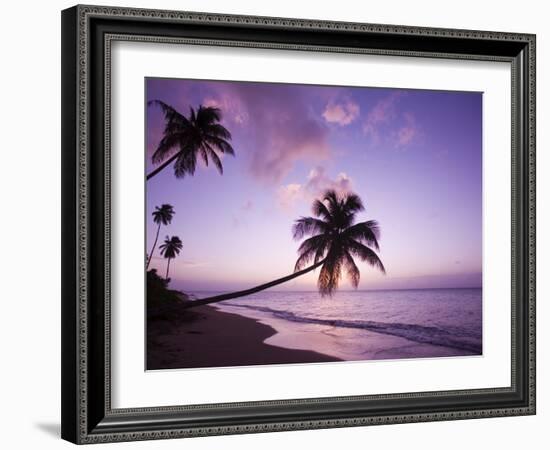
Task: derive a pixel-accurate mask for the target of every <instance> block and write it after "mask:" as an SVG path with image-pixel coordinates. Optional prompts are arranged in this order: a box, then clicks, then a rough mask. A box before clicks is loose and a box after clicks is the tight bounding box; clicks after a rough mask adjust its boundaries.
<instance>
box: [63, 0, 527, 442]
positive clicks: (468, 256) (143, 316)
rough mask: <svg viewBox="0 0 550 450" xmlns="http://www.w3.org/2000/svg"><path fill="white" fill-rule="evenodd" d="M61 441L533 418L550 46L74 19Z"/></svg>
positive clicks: (286, 22)
mask: <svg viewBox="0 0 550 450" xmlns="http://www.w3.org/2000/svg"><path fill="white" fill-rule="evenodd" d="M62 45H63V47H62V82H63V89H62V107H63V129H62V147H63V148H62V177H63V180H62V188H63V189H62V190H63V198H62V203H63V218H62V219H63V220H62V222H63V248H62V257H63V268H62V273H63V280H62V288H63V289H62V437H63V438H64V439H67V440H69V441H71V442H74V443H79V444H83V443H98V442H111V441H132V440H142V439H166V438H176V437H193V436H206V435H216V434H232V433H252V432H266V431H284V430H299V429H311V428H328V427H346V426H361V425H375V424H389V423H403V422H419V421H437V420H452V419H467V418H484V417H495V416H509V415H528V414H534V413H535V36H534V35H531V34H515V33H507V32H486V31H469V30H449V29H433V28H419V27H405V26H394V25H374V24H361V23H343V22H325V21H312V20H302V19H300V20H298V19H278V18H267V17H250V16H231V15H216V14H203V13H190V12H178V11H157V10H143V9H127V8H111V7H99V6H75V7H73V8H70V9H67V10H65V11H63V12H62Z"/></svg>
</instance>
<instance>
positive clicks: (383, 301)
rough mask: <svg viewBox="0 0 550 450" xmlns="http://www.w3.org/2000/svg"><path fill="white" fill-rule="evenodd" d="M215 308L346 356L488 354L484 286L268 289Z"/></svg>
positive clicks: (298, 343) (297, 343)
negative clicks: (322, 291) (323, 292)
mask: <svg viewBox="0 0 550 450" xmlns="http://www.w3.org/2000/svg"><path fill="white" fill-rule="evenodd" d="M194 295H195V296H196V297H198V298H201V297H204V296H206V295H205V293H199V292H196V293H194ZM208 295H212V293H208ZM213 306H215V307H216V308H218V309H220V310H222V311H226V312H231V313H234V314H239V315H241V316H245V317H250V318H253V319H256V320H258V321H260V322H262V323H264V324H266V325H269V326H271V327H273V328H274V329H275V330H276V332H277V333H276V334H274V335H273V336H272V337H270V338H268V339H267V340H266V341H265V343H266V344H270V345H277V346H281V347H286V348H295V349H304V350H313V351H317V352H320V353H324V354H328V355H331V356H334V357H337V358H340V359H343V360H347V361H353V360H367V359H401V358H420V357H439V356H466V355H481V354H482V290H481V289H414V290H384V291H339V292H337V293H336V294H334V295H333V296H332V297H326V298H322V297H321V296H320V295H319V294H318V293H317V292H283V291H269V290H268V291H264V292H260V293H257V294H254V295H250V296H247V297H242V298H240V299H233V300H228V301H225V302H220V303H218V304H216V305H213Z"/></svg>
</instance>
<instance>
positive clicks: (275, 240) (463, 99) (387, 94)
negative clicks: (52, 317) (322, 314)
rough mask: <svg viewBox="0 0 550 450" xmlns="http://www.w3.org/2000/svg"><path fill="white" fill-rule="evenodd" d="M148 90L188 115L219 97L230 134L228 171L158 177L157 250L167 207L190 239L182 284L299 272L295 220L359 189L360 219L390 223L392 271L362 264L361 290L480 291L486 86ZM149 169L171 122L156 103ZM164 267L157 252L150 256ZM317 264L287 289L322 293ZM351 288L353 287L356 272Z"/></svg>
mask: <svg viewBox="0 0 550 450" xmlns="http://www.w3.org/2000/svg"><path fill="white" fill-rule="evenodd" d="M145 84H146V97H147V98H146V100H147V101H149V100H153V99H159V100H162V101H164V102H166V103H168V104H170V105H172V106H174V107H175V108H176V109H178V110H179V111H180V112H182V113H183V114H185V115H187V114H188V112H189V107H190V106H194V107H198V105H200V104H203V105H206V106H217V107H219V108H221V110H222V113H223V115H224V116H223V121H222V123H223V125H224V126H225V127H226V128H227V129H228V130H229V131H230V132H231V133H232V134H233V140H232V145H233V148H234V149H235V154H236V156H235V157H231V156H228V157H225V158H224V159H223V165H224V174H223V175H220V174H219V173H218V172H217V170H216V169H215V168H214V167H212V166H210V167H204V165H203V164H199V167H198V168H197V171H196V173H195V175H194V176H186V177H185V178H183V179H176V178H175V176H174V174H173V169H172V167H169V168H166V169H164V171H162V172H161V173H160V174H158V175H157V176H155V177H153V178H151V179H150V180H149V181H147V207H146V214H147V216H146V224H147V240H146V241H147V242H146V251H147V252H149V251H150V249H151V246H152V243H153V240H154V237H155V233H156V225H155V224H154V223H153V221H152V217H151V212H152V211H153V210H154V207H155V206H157V205H160V204H162V203H170V204H172V205H173V206H174V209H175V211H176V214H175V216H174V219H173V221H172V223H171V224H170V225H169V226H168V227H163V228H162V229H161V234H160V237H161V239H159V243H160V242H162V240H163V239H164V237H165V236H166V235H170V236H172V235H177V236H179V237H180V239H181V240H182V241H183V249H182V252H181V253H180V255H179V257H178V258H176V259H175V260H173V261H172V262H171V265H170V277H171V279H172V286H173V287H174V288H177V289H181V290H183V291H198V290H210V291H226V290H233V289H240V288H246V287H252V286H254V285H256V284H259V283H262V282H266V281H271V280H273V279H275V278H278V277H281V276H284V275H287V274H290V273H292V270H293V267H294V263H295V261H296V257H297V253H296V250H297V248H298V246H299V243H297V242H295V241H293V239H292V233H291V226H292V223H293V221H294V220H295V219H297V218H299V217H300V216H307V215H310V213H311V211H310V209H311V203H312V199H314V198H316V197H318V196H319V194H320V193H321V192H323V191H324V190H326V189H327V188H335V189H336V190H338V191H340V192H345V191H353V192H355V193H357V194H358V195H359V196H360V197H361V198H362V199H363V202H364V204H365V206H366V210H365V211H364V212H363V213H361V214H360V215H359V216H358V220H360V221H363V220H369V219H375V220H377V221H378V222H379V223H380V227H381V239H380V247H381V251H380V254H379V256H380V258H381V259H382V261H383V263H384V265H385V267H386V270H387V275H386V276H383V275H381V274H379V273H377V272H376V271H375V270H374V269H372V268H370V267H369V266H367V265H366V264H364V263H361V262H359V261H356V262H357V265H358V267H359V269H360V271H361V282H360V284H359V289H405V288H430V287H479V286H481V267H482V134H481V130H482V94H481V93H466V92H446V91H422V90H400V89H380V88H356V87H333V86H309V85H291V84H271V83H250V82H220V81H195V80H172V79H156V78H155V79H147V80H146V83H145ZM146 108H147V116H146V117H147V126H146V133H147V135H146V146H147V171H148V172H149V171H150V170H151V169H152V168H153V167H154V166H152V165H151V158H150V156H151V155H152V153H153V152H154V150H155V149H156V146H157V145H158V142H159V140H160V138H161V136H162V130H163V126H164V119H163V115H162V112H161V111H160V109H159V108H158V107H157V106H146ZM151 266H152V267H156V268H158V269H159V273H160V274H164V272H165V270H166V261H165V260H164V259H163V258H162V257H161V256H160V253H159V251H158V248H157V250H156V252H155V257H154V258H153V260H152V263H151ZM317 275H318V271H316V272H314V273H310V274H307V275H306V276H303V277H299V278H297V279H295V280H293V281H291V282H289V283H287V284H284V285H280V286H278V287H277V289H278V290H284V289H288V290H314V289H316V277H317ZM341 288H342V289H349V288H350V285H349V284H348V283H347V281H345V278H344V280H343V282H342V285H341Z"/></svg>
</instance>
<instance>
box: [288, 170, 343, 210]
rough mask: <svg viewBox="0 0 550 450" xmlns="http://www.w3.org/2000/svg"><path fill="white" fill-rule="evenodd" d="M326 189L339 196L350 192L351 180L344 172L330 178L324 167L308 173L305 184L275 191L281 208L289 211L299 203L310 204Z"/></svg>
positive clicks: (290, 185)
mask: <svg viewBox="0 0 550 450" xmlns="http://www.w3.org/2000/svg"><path fill="white" fill-rule="evenodd" d="M327 189H334V190H335V191H336V192H338V193H340V194H344V193H348V192H351V191H352V190H353V189H352V180H351V178H350V177H349V176H348V175H347V174H346V173H345V172H340V173H339V174H338V175H337V176H336V177H335V178H331V177H329V176H328V175H327V173H326V170H325V168H324V167H320V166H318V167H314V168H313V169H311V170H310V171H309V174H308V176H307V179H306V181H305V183H303V184H300V183H290V184H287V185H283V186H281V187H280V188H279V189H278V190H277V200H278V203H279V206H281V208H283V209H285V210H289V209H292V208H294V206H295V205H296V204H297V203H299V202H306V203H311V201H312V200H314V199H315V198H319V197H320V196H321V195H322V194H323V193H324V192H325V191H326V190H327Z"/></svg>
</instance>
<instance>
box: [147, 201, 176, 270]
mask: <svg viewBox="0 0 550 450" xmlns="http://www.w3.org/2000/svg"><path fill="white" fill-rule="evenodd" d="M174 214H175V211H174V207H173V206H172V205H169V204H167V203H165V204H163V205H161V206H160V207H158V206H155V210H154V211H153V213H152V215H153V222H155V223H156V224H158V227H157V235H156V236H155V242H154V243H153V248H152V249H151V253H150V254H149V258H148V259H147V266H146V267H145V268H146V269H148V268H149V264H150V263H151V259H152V258H153V252H154V251H155V247H156V246H157V241H158V238H159V232H160V226H161V225H168V224H169V223H170V222H172V218H173V217H174Z"/></svg>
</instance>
